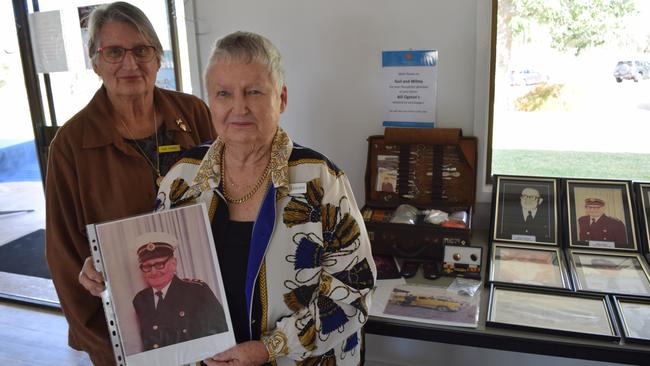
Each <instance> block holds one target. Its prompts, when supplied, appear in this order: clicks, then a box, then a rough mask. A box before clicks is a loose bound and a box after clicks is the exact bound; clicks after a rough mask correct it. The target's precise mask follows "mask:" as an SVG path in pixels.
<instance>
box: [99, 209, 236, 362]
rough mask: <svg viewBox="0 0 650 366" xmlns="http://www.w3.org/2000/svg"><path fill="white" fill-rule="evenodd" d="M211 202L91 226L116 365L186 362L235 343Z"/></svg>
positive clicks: (209, 354) (199, 358)
mask: <svg viewBox="0 0 650 366" xmlns="http://www.w3.org/2000/svg"><path fill="white" fill-rule="evenodd" d="M207 217H208V216H207V212H206V209H205V205H203V204H196V205H191V206H185V207H181V208H176V209H171V210H167V211H161V212H156V213H151V214H145V215H140V216H135V217H129V218H124V219H120V220H115V221H110V222H105V223H100V224H92V225H88V226H87V230H88V239H89V241H90V247H91V253H92V256H93V261H94V264H95V268H96V269H97V270H98V271H100V272H102V274H103V276H104V278H105V279H106V281H105V282H106V291H104V293H102V302H103V304H104V311H105V313H106V318H107V322H108V327H109V332H110V334H111V341H112V342H113V344H114V345H115V348H114V349H115V358H116V363H117V364H118V365H119V364H122V365H126V366H133V365H135V366H139V365H170V366H171V365H174V366H175V365H178V364H179V363H181V364H188V363H193V362H197V361H200V360H203V359H205V358H208V357H210V356H212V355H214V354H215V353H218V352H219V351H223V350H226V349H227V348H229V347H231V346H233V345H234V344H235V338H234V332H233V330H232V324H231V321H230V315H229V311H228V302H227V301H226V295H225V291H224V287H223V281H222V278H221V271H220V269H219V262H218V260H217V254H216V249H215V246H214V242H213V238H212V232H211V230H210V224H209V221H208V218H207Z"/></svg>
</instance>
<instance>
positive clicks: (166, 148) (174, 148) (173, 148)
mask: <svg viewBox="0 0 650 366" xmlns="http://www.w3.org/2000/svg"><path fill="white" fill-rule="evenodd" d="M178 151H181V145H161V146H158V152H159V153H170V152H178Z"/></svg>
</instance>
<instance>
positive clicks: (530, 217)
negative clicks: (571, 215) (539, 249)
mask: <svg viewBox="0 0 650 366" xmlns="http://www.w3.org/2000/svg"><path fill="white" fill-rule="evenodd" d="M496 187H497V191H496V200H495V213H494V217H495V225H494V235H493V240H502V241H514V242H528V243H539V244H549V245H553V244H558V239H557V236H558V235H557V221H558V208H557V206H558V205H557V184H556V180H555V179H550V178H525V177H497V184H496Z"/></svg>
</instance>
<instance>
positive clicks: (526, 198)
mask: <svg viewBox="0 0 650 366" xmlns="http://www.w3.org/2000/svg"><path fill="white" fill-rule="evenodd" d="M521 198H523V199H525V200H538V199H539V196H529V195H526V194H522V195H521Z"/></svg>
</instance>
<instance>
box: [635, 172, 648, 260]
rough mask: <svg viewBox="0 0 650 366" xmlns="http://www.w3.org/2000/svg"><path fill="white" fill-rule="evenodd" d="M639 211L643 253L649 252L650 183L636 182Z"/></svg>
mask: <svg viewBox="0 0 650 366" xmlns="http://www.w3.org/2000/svg"><path fill="white" fill-rule="evenodd" d="M637 187H638V190H637V193H638V195H637V197H638V202H639V213H640V216H641V218H642V220H641V222H640V224H639V225H641V227H642V228H643V240H644V241H645V253H646V255H647V254H650V183H637Z"/></svg>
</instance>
